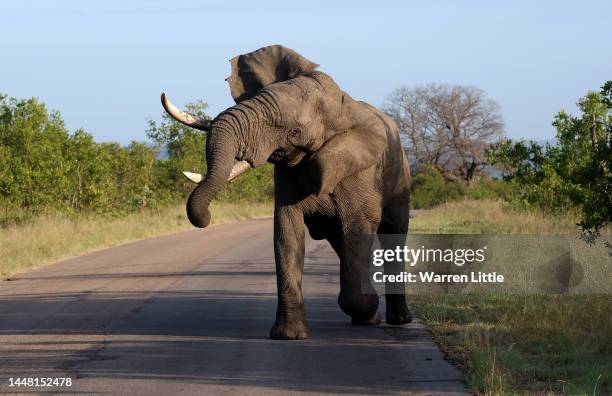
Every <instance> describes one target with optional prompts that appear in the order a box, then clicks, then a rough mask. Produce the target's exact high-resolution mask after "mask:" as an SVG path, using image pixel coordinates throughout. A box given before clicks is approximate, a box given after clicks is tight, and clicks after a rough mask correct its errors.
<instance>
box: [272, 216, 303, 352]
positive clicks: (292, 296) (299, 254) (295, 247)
mask: <svg viewBox="0 0 612 396" xmlns="http://www.w3.org/2000/svg"><path fill="white" fill-rule="evenodd" d="M274 258H275V260H276V284H277V289H278V307H277V309H276V322H275V323H274V326H272V329H271V330H270V337H271V338H273V339H278V340H301V339H304V338H308V329H307V328H306V324H305V323H304V316H305V315H304V297H303V296H302V272H303V269H304V214H303V213H302V212H301V211H300V210H298V209H296V208H294V207H291V206H280V207H277V208H276V209H275V211H274Z"/></svg>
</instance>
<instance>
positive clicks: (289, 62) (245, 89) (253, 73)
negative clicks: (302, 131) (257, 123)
mask: <svg viewBox="0 0 612 396" xmlns="http://www.w3.org/2000/svg"><path fill="white" fill-rule="evenodd" d="M230 63H231V65H232V72H231V74H230V76H229V77H228V78H227V79H226V81H227V82H228V83H229V86H230V91H231V94H232V97H233V98H234V100H235V101H236V103H238V102H241V101H243V100H245V99H248V98H251V97H253V96H254V95H255V94H256V93H257V92H258V91H259V90H260V89H262V88H263V87H265V86H266V85H268V84H273V83H275V82H280V81H286V80H290V79H292V78H295V77H297V76H299V75H302V74H305V73H309V72H312V71H314V70H315V69H316V68H317V67H319V65H318V64H316V63H313V62H311V61H309V60H308V59H306V58H304V57H303V56H302V55H300V54H298V53H297V52H295V51H293V50H291V49H289V48H286V47H283V46H282V45H271V46H269V47H263V48H260V49H258V50H257V51H253V52H250V53H248V54H244V55H238V56H236V57H234V58H233V59H231V60H230Z"/></svg>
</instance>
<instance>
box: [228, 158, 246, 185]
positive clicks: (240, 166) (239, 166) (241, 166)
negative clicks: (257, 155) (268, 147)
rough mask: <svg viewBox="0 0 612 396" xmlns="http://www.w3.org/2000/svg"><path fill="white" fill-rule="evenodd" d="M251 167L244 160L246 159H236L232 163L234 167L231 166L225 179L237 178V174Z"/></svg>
mask: <svg viewBox="0 0 612 396" xmlns="http://www.w3.org/2000/svg"><path fill="white" fill-rule="evenodd" d="M250 167H251V165H250V164H249V163H248V162H246V161H238V162H236V163H235V164H234V167H233V168H232V171H231V172H230V175H229V177H228V178H227V181H232V180H234V179H235V178H237V177H238V176H240V175H242V174H243V173H244V172H246V171H247V169H249V168H250Z"/></svg>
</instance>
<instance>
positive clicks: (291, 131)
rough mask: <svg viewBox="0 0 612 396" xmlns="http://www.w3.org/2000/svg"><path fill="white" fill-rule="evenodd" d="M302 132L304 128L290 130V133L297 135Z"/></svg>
mask: <svg viewBox="0 0 612 396" xmlns="http://www.w3.org/2000/svg"><path fill="white" fill-rule="evenodd" d="M300 133H302V130H301V129H300V128H293V129H291V130H289V135H291V136H297V135H299V134H300Z"/></svg>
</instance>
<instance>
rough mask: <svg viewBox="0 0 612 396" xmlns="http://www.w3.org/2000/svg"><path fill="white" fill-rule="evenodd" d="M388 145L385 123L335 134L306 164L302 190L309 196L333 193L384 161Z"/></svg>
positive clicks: (300, 178) (302, 175)
mask: <svg viewBox="0 0 612 396" xmlns="http://www.w3.org/2000/svg"><path fill="white" fill-rule="evenodd" d="M386 145H387V129H386V124H385V123H384V122H380V123H376V124H375V125H374V124H370V125H367V126H356V127H354V128H352V129H349V130H347V131H346V132H342V133H340V134H338V135H335V136H334V137H332V138H331V139H329V140H328V141H327V142H325V144H324V145H323V146H322V147H321V148H320V149H319V150H317V151H316V152H315V153H314V154H313V155H312V157H311V158H310V160H309V161H308V162H307V163H306V164H305V166H304V169H303V170H302V171H301V173H300V175H299V176H298V179H299V181H300V184H301V185H302V189H303V190H304V192H306V193H308V194H315V195H322V194H331V193H332V192H333V191H334V189H335V188H336V185H337V184H338V183H339V182H340V181H341V180H342V179H344V178H345V177H348V176H350V175H353V174H355V173H357V172H361V171H363V170H366V169H368V168H370V167H372V166H374V165H375V164H377V163H378V162H379V161H381V159H382V155H383V151H384V150H385V147H386Z"/></svg>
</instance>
